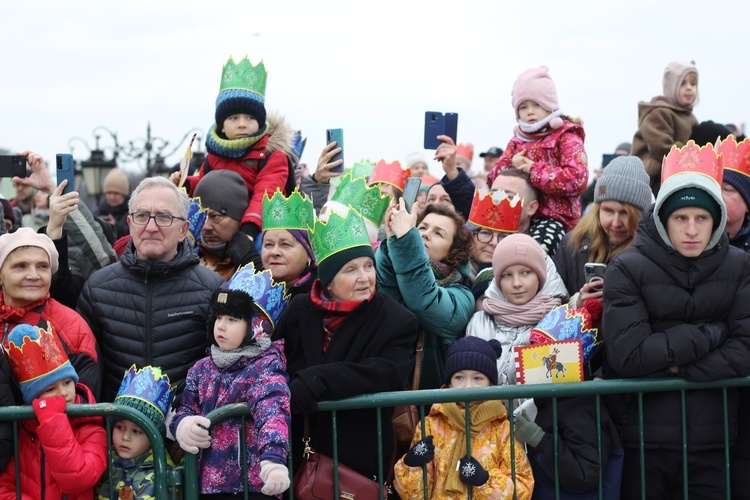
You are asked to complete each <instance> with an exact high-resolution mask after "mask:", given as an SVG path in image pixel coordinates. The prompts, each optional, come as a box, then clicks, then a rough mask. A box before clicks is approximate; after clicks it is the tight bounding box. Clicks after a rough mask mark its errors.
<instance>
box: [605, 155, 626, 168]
mask: <svg viewBox="0 0 750 500" xmlns="http://www.w3.org/2000/svg"><path fill="white" fill-rule="evenodd" d="M618 156H622V155H618V154H603V155H602V168H604V167H606V166H607V165H609V163H610V162H611V161H612V160H614V159H615V158H617V157H618Z"/></svg>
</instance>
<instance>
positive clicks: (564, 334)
mask: <svg viewBox="0 0 750 500" xmlns="http://www.w3.org/2000/svg"><path fill="white" fill-rule="evenodd" d="M589 323H590V316H588V312H587V311H586V310H585V309H584V308H582V307H581V308H576V309H573V308H571V307H569V306H568V305H567V304H563V305H561V306H558V307H555V308H554V309H552V310H551V311H550V312H548V313H547V314H546V315H545V316H544V317H543V318H542V320H541V321H540V322H539V323H538V324H537V325H536V327H534V329H532V331H531V336H530V337H531V338H530V340H531V343H532V344H544V343H546V342H550V341H554V340H575V339H581V344H582V345H581V347H582V348H583V361H584V362H585V363H588V362H589V361H590V360H591V357H592V356H593V355H594V353H595V352H596V351H597V349H599V346H600V345H601V339H600V338H599V328H597V327H596V326H593V325H590V324H589Z"/></svg>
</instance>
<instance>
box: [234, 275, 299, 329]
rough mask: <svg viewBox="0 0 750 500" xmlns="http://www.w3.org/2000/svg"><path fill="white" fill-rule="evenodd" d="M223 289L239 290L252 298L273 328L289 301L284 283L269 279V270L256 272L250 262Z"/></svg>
mask: <svg viewBox="0 0 750 500" xmlns="http://www.w3.org/2000/svg"><path fill="white" fill-rule="evenodd" d="M225 289H226V290H239V291H241V292H245V293H246V294H248V295H249V296H250V297H252V298H253V300H254V301H255V303H256V304H257V305H258V307H260V309H261V310H262V311H263V312H264V313H265V315H266V316H268V319H269V320H270V321H271V325H272V326H273V327H276V322H277V321H278V320H279V318H280V317H281V313H283V312H284V309H286V305H287V303H289V299H290V296H289V295H287V293H286V283H284V282H283V281H282V282H280V283H279V282H276V281H275V280H274V279H273V278H272V277H271V271H270V270H269V269H266V270H264V271H260V272H258V271H256V270H255V265H254V264H253V263H252V262H250V263H249V264H247V265H244V266H242V267H241V268H239V269H238V270H237V272H235V273H234V275H233V276H232V278H231V279H230V280H229V283H227V285H226V287H225Z"/></svg>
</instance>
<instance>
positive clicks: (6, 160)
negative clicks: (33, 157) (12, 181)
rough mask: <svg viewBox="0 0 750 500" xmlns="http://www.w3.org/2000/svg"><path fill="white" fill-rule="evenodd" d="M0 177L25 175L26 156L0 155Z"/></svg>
mask: <svg viewBox="0 0 750 500" xmlns="http://www.w3.org/2000/svg"><path fill="white" fill-rule="evenodd" d="M0 177H26V157H25V156H17V155H0Z"/></svg>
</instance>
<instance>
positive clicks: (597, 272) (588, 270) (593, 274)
mask: <svg viewBox="0 0 750 500" xmlns="http://www.w3.org/2000/svg"><path fill="white" fill-rule="evenodd" d="M606 271H607V264H602V263H600V262H587V263H586V264H584V266H583V274H584V276H585V277H586V283H591V282H592V281H604V273H605V272H606ZM591 291H592V292H601V291H602V287H601V286H597V287H592V288H591Z"/></svg>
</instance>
